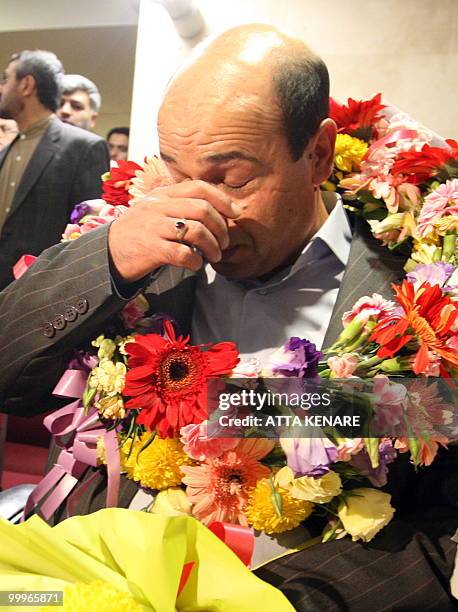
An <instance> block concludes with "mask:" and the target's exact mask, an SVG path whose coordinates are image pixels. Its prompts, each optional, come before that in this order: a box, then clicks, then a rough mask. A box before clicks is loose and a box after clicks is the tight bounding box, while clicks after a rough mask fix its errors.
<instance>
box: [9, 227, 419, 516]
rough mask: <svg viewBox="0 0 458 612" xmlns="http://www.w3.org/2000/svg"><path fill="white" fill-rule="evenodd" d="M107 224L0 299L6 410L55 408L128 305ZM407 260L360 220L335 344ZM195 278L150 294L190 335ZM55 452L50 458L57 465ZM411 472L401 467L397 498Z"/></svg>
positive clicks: (44, 259) (162, 279)
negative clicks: (62, 379) (347, 315)
mask: <svg viewBox="0 0 458 612" xmlns="http://www.w3.org/2000/svg"><path fill="white" fill-rule="evenodd" d="M107 231H108V227H107V226H105V227H103V228H101V229H99V230H96V231H94V232H92V233H90V234H87V235H85V236H82V237H81V238H79V239H78V240H76V241H74V242H71V243H67V244H60V245H56V246H54V247H52V248H50V249H48V250H47V251H45V252H44V253H43V254H42V256H41V257H40V258H39V259H38V260H37V261H36V262H35V263H34V265H33V266H32V268H30V270H29V271H28V272H27V273H26V274H25V275H24V276H23V277H21V278H20V279H19V280H18V281H16V282H15V283H13V284H12V285H10V286H9V287H8V288H7V289H6V290H5V291H3V292H2V293H1V294H0V346H1V350H0V393H1V399H0V401H1V404H0V405H1V409H2V410H3V411H5V412H10V413H14V414H18V415H24V416H27V415H34V414H38V413H40V412H44V411H46V410H49V409H50V407H52V404H50V397H51V391H52V389H53V387H54V385H55V383H56V382H57V380H58V378H59V376H60V375H61V374H62V372H63V371H64V369H65V367H66V363H67V362H68V359H69V358H70V356H71V354H72V351H73V349H74V348H75V347H78V346H80V345H83V344H84V343H85V342H87V341H89V340H90V339H92V338H94V337H96V336H97V335H98V334H99V333H100V332H101V331H102V330H104V329H106V325H107V322H108V321H109V320H110V318H111V317H112V315H113V314H114V313H116V312H118V311H119V310H120V309H121V308H122V307H123V306H124V305H125V303H126V301H127V300H126V299H125V298H123V297H122V296H121V295H119V293H117V291H116V290H115V289H114V288H113V285H112V281H111V276H110V269H109V261H108V255H107ZM403 264H404V259H403V258H402V257H400V256H398V255H393V254H392V253H390V252H389V251H387V250H386V249H384V248H383V247H381V246H380V245H379V243H378V242H376V241H375V240H374V239H373V238H372V237H371V235H370V232H369V231H368V229H367V227H366V224H365V223H364V222H362V221H360V220H358V219H357V220H356V222H355V227H354V235H353V240H352V245H351V251H350V257H349V262H348V265H347V268H346V271H345V274H344V278H343V281H342V285H341V289H340V291H339V294H338V297H337V300H336V304H335V307H334V311H333V316H332V318H331V324H330V326H329V329H328V330H327V333H326V337H325V346H329V345H330V344H331V343H332V342H333V341H334V340H335V338H336V337H337V335H338V333H339V331H340V329H341V316H342V314H343V312H344V311H345V310H348V309H349V308H350V307H351V306H352V304H353V303H354V302H355V301H356V299H358V297H361V296H362V295H365V294H370V293H372V292H374V291H376V292H378V293H382V294H385V295H388V294H389V291H390V283H391V282H393V281H394V280H397V279H398V278H400V277H401V276H402V268H403ZM194 287H195V282H194V277H193V276H190V275H189V273H187V272H186V271H183V270H180V269H178V268H173V267H168V268H163V269H162V271H161V273H160V274H159V276H158V277H157V278H156V279H155V280H154V282H152V283H151V285H150V286H149V287H148V288H147V297H148V300H149V301H150V303H151V305H152V309H154V311H155V312H167V313H170V314H171V315H172V316H174V317H175V318H176V320H177V321H178V322H179V324H180V326H181V329H182V330H183V331H184V332H186V331H189V329H190V325H191V317H192V307H193V295H194ZM81 299H83V300H85V301H86V302H87V307H88V309H87V312H84V313H82V314H78V317H77V318H76V319H75V320H74V321H72V322H67V323H66V325H65V327H64V328H63V329H61V330H59V331H56V332H55V335H54V336H53V337H52V338H50V337H48V336H47V335H45V333H44V330H45V328H46V326H47V325H49V323H50V322H52V321H53V320H54V319H55V317H56V315H59V314H61V313H63V312H64V311H65V308H66V307H67V306H71V305H72V304H75V303H77V302H78V300H81ZM55 458H56V452H55V450H54V452H52V453H51V459H50V465H52V463H54V461H55ZM410 472H411V471H410V468H409V467H407V468H405V466H404V468H402V466H401V467H400V468H399V470H398V473H397V475H396V478H395V481H396V487H397V490H398V491H399V494H398V495H397V497H399V499H400V500H401V499H402V498H403V495H402V491H403V485H404V483H405V482H407V479H408V478H410V476H411V474H410ZM136 490H137V488H136V485H135V484H134V483H133V482H132V481H129V480H127V479H123V480H122V485H121V491H120V506H128V505H129V503H130V501H131V499H132V497H133V495H134V494H135V492H136ZM104 497H105V476H104V475H103V474H100V476H99V482H98V483H96V484H95V486H94V487H93V489H92V490H91V491H88V493H87V494H85V495H84V496H83V497H82V500H81V505H80V509H79V510H80V512H81V513H87V512H90V511H94V510H96V509H99V508H101V507H103V505H104Z"/></svg>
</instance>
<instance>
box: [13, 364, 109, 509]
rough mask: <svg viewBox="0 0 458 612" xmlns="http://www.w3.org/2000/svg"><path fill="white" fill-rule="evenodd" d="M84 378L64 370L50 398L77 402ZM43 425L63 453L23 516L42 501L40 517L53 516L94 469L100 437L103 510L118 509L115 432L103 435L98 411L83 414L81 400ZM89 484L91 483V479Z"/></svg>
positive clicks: (32, 495) (46, 419)
mask: <svg viewBox="0 0 458 612" xmlns="http://www.w3.org/2000/svg"><path fill="white" fill-rule="evenodd" d="M87 377H88V375H87V373H86V372H84V371H83V370H67V371H66V372H64V374H63V375H62V377H61V379H60V380H59V382H58V383H57V385H56V387H55V389H54V391H53V394H54V395H57V396H59V397H73V398H80V397H81V395H82V393H83V391H84V389H85V387H86V382H87ZM43 422H44V425H45V426H46V427H47V429H48V430H49V431H50V432H51V434H52V435H53V437H54V441H55V443H56V445H57V446H58V447H59V448H61V449H62V450H61V452H60V454H59V457H58V459H57V462H56V464H55V465H54V466H53V468H52V469H51V470H50V471H49V472H48V474H46V476H45V477H44V478H43V480H41V481H40V482H39V483H38V484H37V486H36V487H35V488H34V489H33V491H32V493H31V494H30V496H29V498H28V500H27V504H26V507H25V510H24V516H28V515H29V514H30V512H31V511H32V510H33V509H34V508H36V506H37V505H38V503H39V502H40V501H42V500H43V499H44V498H45V497H46V499H45V501H44V502H43V503H42V505H41V508H40V510H39V513H40V514H41V515H42V516H43V518H44V519H45V520H48V519H49V518H50V517H51V516H52V515H53V514H54V512H55V511H56V510H57V508H58V507H59V506H60V505H61V504H62V502H64V501H65V499H67V497H68V496H69V495H70V494H71V493H72V491H74V489H75V487H76V486H77V484H78V483H79V482H80V480H81V478H82V477H83V476H84V474H85V473H86V471H87V469H88V467H90V466H92V467H97V439H98V438H99V437H103V439H104V443H105V450H106V457H107V474H108V486H107V498H106V506H107V507H114V506H117V503H118V493H119V484H120V478H121V476H120V473H121V463H120V458H119V447H118V439H117V436H116V431H115V430H114V429H112V430H111V431H106V429H105V427H104V426H103V425H102V424H101V423H100V421H99V414H98V412H97V410H96V409H94V408H92V409H91V410H90V411H89V412H88V413H86V411H85V408H84V406H83V405H82V403H81V400H80V399H77V400H76V401H74V402H71V403H70V404H67V406H64V407H63V408H61V409H60V410H57V411H56V412H53V413H52V414H50V415H48V416H47V417H46V418H45V419H44V421H43ZM94 476H96V474H94ZM89 480H90V481H91V482H92V480H93V477H92V478H90V479H89ZM86 485H88V481H86V482H85V483H84V485H83V486H84V488H86ZM77 493H79V496H80V494H81V488H79V489H78V491H75V492H74V494H73V495H72V500H71V501H72V504H71V506H72V508H73V507H74V506H75V505H76V501H77V500H76V499H75V497H74V496H75V495H76V494H77ZM69 501H70V500H69ZM67 510H69V506H67Z"/></svg>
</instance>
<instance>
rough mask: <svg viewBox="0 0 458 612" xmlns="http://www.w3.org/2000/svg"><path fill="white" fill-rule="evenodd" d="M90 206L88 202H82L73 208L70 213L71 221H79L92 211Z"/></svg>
mask: <svg viewBox="0 0 458 612" xmlns="http://www.w3.org/2000/svg"><path fill="white" fill-rule="evenodd" d="M90 209H91V208H90V206H89V204H88V203H87V202H80V203H79V204H77V205H76V206H75V208H74V209H73V210H72V214H71V215H70V223H78V222H79V221H80V220H81V219H82V218H83V217H84V216H85V215H87V214H88V212H89V211H90Z"/></svg>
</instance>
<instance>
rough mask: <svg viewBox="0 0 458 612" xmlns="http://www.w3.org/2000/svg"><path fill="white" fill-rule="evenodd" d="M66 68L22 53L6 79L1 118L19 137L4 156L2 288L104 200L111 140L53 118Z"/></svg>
mask: <svg viewBox="0 0 458 612" xmlns="http://www.w3.org/2000/svg"><path fill="white" fill-rule="evenodd" d="M62 76H63V68H62V64H61V63H60V61H59V60H58V58H57V57H56V56H55V55H54V53H50V52H49V51H41V50H35V51H21V52H20V53H16V54H14V55H13V56H12V57H11V60H10V62H9V64H8V66H7V67H6V70H5V72H4V74H3V77H2V78H1V80H0V117H1V118H3V119H13V120H14V121H16V123H17V126H18V129H19V135H17V137H16V138H15V140H13V142H12V143H11V144H10V145H9V146H8V147H5V148H4V149H3V150H2V151H1V152H0V232H1V234H0V289H2V288H4V287H5V286H6V285H7V284H9V283H10V282H11V281H12V280H13V275H12V267H13V266H14V264H15V263H16V262H17V261H18V259H19V258H20V257H21V256H22V255H24V254H32V255H39V254H40V253H41V251H43V250H44V249H46V248H47V247H49V246H51V245H53V244H55V243H56V242H59V241H60V239H61V235H62V232H63V230H64V228H65V226H66V224H67V223H68V222H69V218H70V213H71V211H72V209H73V207H74V206H75V204H78V203H79V202H81V201H83V200H88V199H92V198H98V197H99V196H100V194H101V192H102V185H101V180H100V176H101V174H103V173H104V172H106V171H107V170H108V168H109V157H108V149H107V145H106V143H105V141H104V140H103V139H102V138H100V137H99V136H96V135H95V134H91V133H89V132H87V131H84V130H80V129H77V128H75V127H73V126H72V125H65V124H64V123H62V121H59V119H57V117H56V116H55V115H54V113H55V112H56V110H57V108H58V106H59V102H60V99H61V81H62Z"/></svg>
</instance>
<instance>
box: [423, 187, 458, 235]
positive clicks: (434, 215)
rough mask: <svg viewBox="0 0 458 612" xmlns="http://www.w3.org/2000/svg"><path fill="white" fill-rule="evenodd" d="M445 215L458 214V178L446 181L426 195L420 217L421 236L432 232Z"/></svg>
mask: <svg viewBox="0 0 458 612" xmlns="http://www.w3.org/2000/svg"><path fill="white" fill-rule="evenodd" d="M445 215H458V179H452V180H451V181H446V182H445V183H443V184H442V185H439V187H438V188H437V189H435V190H434V191H432V192H431V193H430V194H429V195H428V196H426V198H425V202H424V205H423V208H422V209H421V212H420V215H419V217H418V226H417V231H418V233H419V234H420V236H427V235H428V234H430V233H431V232H432V231H433V229H434V224H435V223H437V221H439V219H441V218H442V217H443V216H445Z"/></svg>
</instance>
